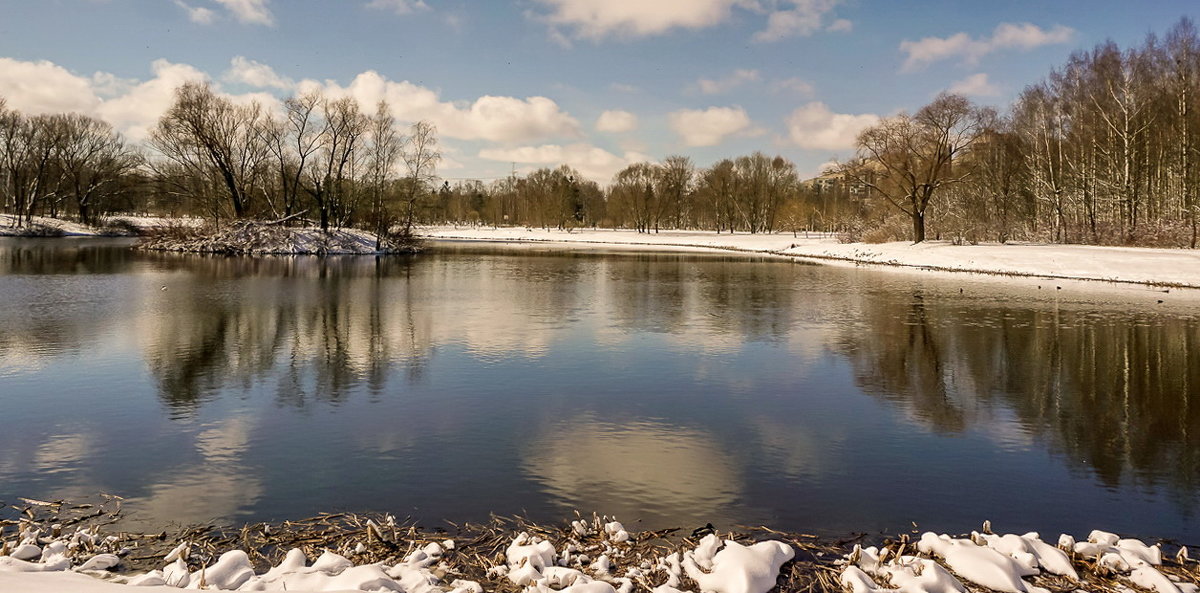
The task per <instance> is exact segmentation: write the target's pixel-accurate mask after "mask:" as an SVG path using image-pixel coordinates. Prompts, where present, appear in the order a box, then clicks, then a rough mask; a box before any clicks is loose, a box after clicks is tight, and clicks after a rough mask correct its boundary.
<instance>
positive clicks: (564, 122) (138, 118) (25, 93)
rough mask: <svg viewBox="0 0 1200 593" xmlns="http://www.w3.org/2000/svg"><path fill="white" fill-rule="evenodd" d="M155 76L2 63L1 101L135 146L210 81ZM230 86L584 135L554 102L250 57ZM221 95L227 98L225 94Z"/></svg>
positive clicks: (513, 138) (403, 115)
mask: <svg viewBox="0 0 1200 593" xmlns="http://www.w3.org/2000/svg"><path fill="white" fill-rule="evenodd" d="M151 70H152V73H153V76H152V77H150V78H148V79H146V80H144V81H137V80H128V79H122V78H118V77H116V76H113V75H112V74H108V73H97V74H95V75H93V76H91V77H87V76H80V75H77V74H74V73H72V72H70V71H68V70H66V69H65V68H63V67H61V66H59V65H57V64H54V63H52V62H48V61H39V62H24V61H20V60H14V59H11V58H0V96H3V97H5V98H6V99H7V101H8V106H9V107H11V108H13V109H17V110H20V111H22V112H24V113H30V114H39V113H60V112H72V111H74V112H80V113H85V114H88V115H94V116H97V117H100V118H101V119H103V120H105V121H107V122H109V123H111V124H112V125H113V126H114V127H115V128H117V129H118V130H119V131H121V132H122V133H124V134H126V135H127V136H129V137H130V138H132V139H135V140H141V139H144V138H145V137H146V136H147V134H148V132H149V129H150V128H152V127H153V126H154V124H155V123H156V122H157V121H158V118H159V117H160V116H161V115H162V113H163V112H164V111H166V109H167V108H168V107H170V105H171V104H172V103H173V102H174V99H175V89H176V88H178V87H179V86H180V85H182V84H183V83H185V82H189V81H206V80H209V77H208V75H207V74H206V73H204V72H202V71H200V70H198V69H197V68H195V67H193V66H190V65H187V64H176V63H172V62H169V61H167V60H156V61H155V62H153V64H152V65H151ZM222 79H223V80H225V81H228V82H237V83H240V84H246V85H248V86H251V87H254V88H256V89H268V90H273V89H284V90H289V89H294V90H295V91H296V92H300V93H303V92H306V91H308V90H312V89H319V90H322V91H324V92H325V93H327V94H328V95H329V96H332V97H340V96H350V97H354V98H355V99H357V100H358V102H359V104H360V105H362V106H363V108H364V109H367V110H370V111H373V110H374V109H375V105H376V104H377V103H378V102H379V101H380V100H387V102H388V103H389V104H390V105H391V107H392V112H393V115H395V116H396V117H397V119H399V120H401V121H403V122H411V121H417V120H429V121H431V122H432V123H433V124H434V125H436V126H437V127H438V133H439V134H440V135H441V136H442V137H446V138H455V139H463V140H486V141H492V142H501V143H506V144H518V143H527V142H536V141H546V140H549V139H556V138H568V139H575V138H579V137H581V136H582V130H581V126H580V124H579V122H578V121H577V120H576V119H575V118H574V117H572V116H571V115H570V114H568V113H567V112H565V111H563V110H562V108H561V107H559V105H558V104H557V103H556V102H554V101H553V100H551V99H548V98H546V97H526V98H517V97H506V96H492V95H485V96H482V97H479V98H477V99H475V100H473V101H447V100H443V99H442V98H441V97H440V96H439V95H438V93H437V92H436V91H433V90H431V89H428V88H426V87H423V86H419V85H416V84H413V83H410V82H408V81H401V82H397V81H391V80H388V79H387V78H385V77H383V76H381V75H380V74H379V73H377V72H374V71H368V72H363V73H362V74H359V75H358V76H356V77H355V78H354V79H353V80H352V81H351V82H350V84H348V85H346V86H342V85H339V84H338V83H337V82H335V81H324V82H319V81H314V80H305V81H301V82H300V83H297V84H292V82H291V81H290V80H288V79H287V78H284V77H282V76H280V75H279V74H277V73H276V72H275V71H274V70H273V69H271V68H270V66H268V65H266V64H263V63H260V62H255V61H253V60H249V59H246V58H243V57H237V58H234V59H233V60H232V62H231V67H230V69H229V70H228V71H227V72H225V73H224V75H223V77H222ZM216 90H218V91H221V89H220V88H219V87H217V89H216ZM227 96H229V97H231V98H233V99H235V100H237V101H239V102H248V101H250V100H257V101H258V102H260V103H263V104H264V105H266V106H268V107H273V106H275V105H278V103H279V100H278V99H277V98H276V97H275V96H274V95H272V94H269V93H267V92H263V91H256V92H251V93H245V94H236V95H235V94H227Z"/></svg>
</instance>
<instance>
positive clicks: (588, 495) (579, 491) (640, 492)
mask: <svg viewBox="0 0 1200 593" xmlns="http://www.w3.org/2000/svg"><path fill="white" fill-rule="evenodd" d="M523 466H524V469H525V471H526V472H527V473H528V474H529V475H531V476H532V477H533V478H534V479H535V480H537V481H538V482H540V483H541V484H542V485H543V486H544V487H545V489H546V491H547V493H548V494H549V495H550V496H552V497H554V498H557V499H558V500H559V501H560V503H561V505H562V506H563V507H565V508H573V509H576V510H579V511H583V512H587V511H597V512H602V513H610V514H616V515H617V516H620V517H624V518H628V519H638V518H643V517H656V516H657V517H663V518H668V519H673V518H677V517H678V516H679V513H680V512H681V511H682V512H686V513H690V514H691V515H693V516H694V517H702V516H711V515H714V514H716V513H718V512H720V511H721V510H722V509H723V507H726V506H728V505H730V504H731V503H733V502H734V501H735V500H736V498H737V497H738V495H739V494H740V491H741V475H740V471H739V468H738V466H737V464H736V463H735V462H734V461H733V460H732V459H731V458H730V456H729V455H728V453H726V452H725V451H723V450H721V449H720V447H719V446H718V445H717V444H716V443H714V442H713V441H712V439H711V438H710V437H709V436H708V435H705V434H704V433H702V432H699V431H696V430H691V429H686V428H681V427H678V426H672V425H670V424H665V423H661V422H650V421H639V422H632V423H629V424H624V425H620V424H613V423H609V422H603V421H599V420H597V419H596V418H595V417H594V416H592V415H590V414H585V415H582V416H577V417H575V418H573V419H570V420H567V421H563V422H561V423H558V424H557V425H555V426H552V427H550V428H549V429H548V431H547V432H545V433H543V434H541V435H539V436H537V437H535V438H534V439H533V440H532V441H531V442H530V446H529V448H528V450H527V453H526V456H525V460H524V463H523Z"/></svg>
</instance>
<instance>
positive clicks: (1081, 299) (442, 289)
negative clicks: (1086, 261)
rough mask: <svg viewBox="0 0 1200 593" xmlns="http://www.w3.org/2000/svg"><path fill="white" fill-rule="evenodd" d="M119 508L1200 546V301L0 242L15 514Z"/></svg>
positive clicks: (787, 273) (586, 259)
mask: <svg viewBox="0 0 1200 593" xmlns="http://www.w3.org/2000/svg"><path fill="white" fill-rule="evenodd" d="M1039 284H1040V285H1041V286H1039ZM1059 286H1062V284H1061V283H1059ZM1159 301H1165V302H1159ZM98 492H106V493H111V494H116V495H120V496H122V497H124V498H125V499H126V502H125V509H126V511H127V518H126V520H125V521H126V524H127V525H128V526H129V527H130V528H143V527H144V528H147V529H158V528H161V527H163V526H165V525H168V524H176V523H184V524H188V523H194V522H206V521H216V522H220V523H237V522H245V521H258V520H281V519H288V518H299V517H304V516H310V515H313V514H316V513H318V512H322V511H338V510H352V511H386V512H391V513H393V514H395V515H397V516H399V517H412V518H414V519H416V520H418V521H422V522H424V524H425V525H436V524H438V522H440V521H443V520H453V521H464V520H479V519H486V518H487V516H488V514H489V513H492V512H495V513H499V514H514V513H527V514H528V515H529V516H530V517H532V518H534V519H537V520H545V521H559V520H563V519H567V518H570V517H573V516H574V514H573V512H574V511H576V510H578V511H580V512H582V513H585V514H590V513H591V512H593V511H596V512H599V513H602V514H610V515H616V516H617V517H618V518H620V519H621V520H622V521H624V522H625V524H626V525H628V526H631V527H633V528H637V529H647V528H660V527H684V528H687V529H690V528H692V527H695V526H699V525H703V524H705V523H706V522H712V523H714V524H715V525H717V526H718V527H720V528H733V527H735V526H738V525H743V526H744V525H768V526H772V527H775V528H779V529H788V530H795V531H808V532H813V533H819V534H825V535H835V534H836V535H840V534H848V533H851V532H876V531H880V530H886V531H890V532H899V531H907V530H909V529H912V524H913V523H916V524H917V525H918V526H919V527H920V529H934V530H941V531H950V532H963V531H966V530H970V529H975V528H978V525H979V524H980V523H981V522H982V521H983V520H984V519H990V520H991V521H992V523H993V525H995V527H996V528H997V529H999V530H1003V531H1005V532H1017V533H1023V532H1025V531H1030V530H1038V531H1041V532H1042V533H1043V535H1044V536H1046V537H1053V536H1056V535H1057V534H1058V533H1060V532H1067V533H1074V534H1077V535H1086V533H1087V531H1089V530H1091V529H1093V528H1104V529H1109V530H1115V531H1119V532H1123V533H1127V534H1130V535H1140V536H1151V537H1164V538H1175V539H1178V540H1181V541H1183V542H1185V543H1200V518H1198V517H1197V514H1196V512H1195V509H1196V508H1197V507H1196V505H1197V502H1198V501H1200V298H1195V297H1191V298H1188V297H1187V296H1186V295H1179V294H1178V291H1175V292H1174V293H1172V294H1164V293H1161V292H1158V291H1155V290H1152V289H1150V288H1142V287H1130V288H1116V287H1109V286H1106V285H1102V284H1090V285H1089V284H1072V285H1069V286H1062V288H1061V289H1056V286H1054V285H1052V283H1051V282H1050V281H1044V280H1029V279H1025V280H1017V279H995V278H986V277H978V276H968V275H933V274H915V273H899V272H895V271H889V270H878V269H855V268H835V267H826V266H818V265H808V264H803V263H798V262H792V261H781V260H777V259H763V258H752V257H733V256H726V255H709V254H687V253H631V252H619V251H613V252H603V251H572V250H562V249H557V248H554V247H552V246H540V247H529V246H526V247H519V248H513V247H503V246H489V245H482V244H453V243H444V244H437V245H434V246H433V248H432V249H431V250H430V251H429V252H427V253H425V254H422V255H419V256H415V257H386V258H375V257H363V256H349V257H330V258H324V259H319V258H311V257H243V258H230V257H205V256H196V255H181V254H163V253H146V252H139V251H134V250H131V249H129V243H128V242H127V241H124V240H94V239H87V240H75V239H0V501H7V502H9V503H11V502H14V501H15V497H17V496H28V497H34V498H82V497H88V496H92V495H94V494H96V493H98Z"/></svg>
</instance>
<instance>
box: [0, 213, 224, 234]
mask: <svg viewBox="0 0 1200 593" xmlns="http://www.w3.org/2000/svg"><path fill="white" fill-rule="evenodd" d="M203 222H204V221H202V220H201V219H198V218H166V217H161V216H130V215H117V216H109V217H105V218H104V219H103V225H104V226H101V227H93V226H87V225H82V224H79V223H77V222H73V221H70V220H62V219H59V218H47V217H44V216H35V217H33V224H32V226H24V225H21V226H18V225H16V224H15V220H14V217H13V216H12V215H11V214H0V237H22V236H63V237H96V236H103V235H106V234H112V232H113V231H114V230H120V229H122V228H123V227H131V228H136V229H139V230H142V231H145V230H151V229H154V228H158V227H161V226H164V225H167V224H184V225H191V226H199V225H201V224H203Z"/></svg>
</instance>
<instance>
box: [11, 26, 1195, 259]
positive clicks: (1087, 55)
mask: <svg viewBox="0 0 1200 593" xmlns="http://www.w3.org/2000/svg"><path fill="white" fill-rule="evenodd" d="M1198 95H1200V36H1198V34H1197V31H1196V28H1195V25H1194V24H1193V23H1192V21H1191V20H1189V19H1187V18H1183V19H1181V20H1180V21H1179V22H1178V23H1177V24H1176V25H1174V26H1173V27H1172V28H1171V29H1170V30H1169V31H1168V32H1167V34H1166V35H1165V36H1163V37H1162V38H1159V37H1158V36H1155V35H1150V36H1148V37H1147V38H1146V40H1145V42H1144V43H1142V44H1141V45H1139V46H1137V47H1134V48H1130V49H1121V48H1119V47H1117V46H1116V45H1115V44H1113V43H1111V42H1106V43H1102V44H1100V45H1098V46H1096V47H1095V48H1093V49H1091V50H1087V51H1079V52H1076V53H1074V54H1073V55H1072V56H1071V57H1070V58H1069V59H1068V60H1067V63H1066V64H1064V65H1063V66H1061V67H1059V68H1056V69H1054V70H1052V71H1051V72H1050V73H1049V75H1048V76H1047V77H1046V78H1045V79H1043V80H1041V81H1039V82H1037V83H1035V84H1033V85H1030V86H1029V87H1027V88H1026V89H1025V90H1024V91H1023V92H1022V93H1021V94H1020V96H1019V97H1018V99H1017V100H1016V101H1015V103H1014V104H1013V105H1012V106H1011V108H1009V109H1007V110H1005V111H1004V112H1001V111H999V110H996V109H994V108H990V107H983V106H979V105H976V104H974V103H972V102H971V101H969V100H968V99H967V98H965V97H962V96H958V95H953V94H941V95H939V96H938V97H937V98H935V99H934V100H933V101H931V102H930V103H929V104H928V105H925V106H923V107H921V108H920V109H918V110H916V111H915V112H913V113H911V114H909V113H900V114H897V115H894V116H891V117H887V118H884V119H882V120H880V121H879V122H878V123H877V124H875V125H873V126H870V127H868V128H867V129H865V130H864V131H862V133H860V134H859V135H858V137H857V139H856V144H855V146H856V151H855V154H854V156H853V158H850V159H848V160H846V161H844V162H842V163H840V164H838V165H837V166H836V167H834V168H832V169H831V170H829V171H826V172H824V173H823V174H822V176H821V177H818V178H817V179H815V180H809V181H802V180H801V179H800V177H799V175H798V173H797V171H796V167H795V165H794V164H793V163H792V162H790V161H789V160H787V159H785V158H783V157H780V156H770V155H767V154H764V153H761V152H756V153H754V154H750V155H744V156H739V157H736V158H729V159H723V160H721V161H719V162H717V163H714V164H712V165H711V166H709V167H707V168H700V167H697V166H696V165H695V164H694V163H693V162H692V161H691V159H689V158H688V157H686V156H680V155H673V156H668V157H666V158H665V159H663V160H662V161H660V162H641V163H633V164H630V165H628V166H626V167H624V168H623V169H621V170H620V171H619V172H617V173H616V175H614V176H613V178H612V179H611V180H610V181H609V182H608V184H607V186H601V185H600V184H598V183H596V182H594V181H591V180H588V179H585V178H584V177H583V176H582V175H580V173H579V172H578V171H576V170H574V169H572V168H570V167H568V166H566V165H563V166H559V167H545V168H540V169H537V170H534V171H531V172H529V173H526V174H523V175H519V176H518V175H515V174H514V175H512V176H510V177H508V178H502V179H496V180H493V181H491V182H488V183H484V182H483V181H477V180H464V181H457V182H455V183H453V184H451V182H450V181H451V180H443V179H440V178H439V177H438V176H437V166H438V164H439V161H440V159H441V155H440V151H439V149H438V139H437V131H436V129H435V128H434V127H433V126H432V125H431V124H430V123H428V122H416V123H414V124H412V125H410V126H407V127H402V126H400V125H399V124H398V122H397V121H396V120H395V119H394V117H393V116H392V115H391V114H390V106H389V105H388V104H387V103H386V102H381V103H379V104H378V105H376V106H375V108H374V110H364V109H363V108H362V107H361V106H360V105H359V103H358V102H356V101H355V100H353V99H352V98H348V97H341V98H333V97H328V96H325V95H324V94H322V93H321V92H320V91H318V90H314V91H311V92H307V93H304V94H299V95H296V96H293V97H290V98H288V99H286V100H285V101H284V102H283V107H282V109H278V110H272V109H268V108H267V107H265V106H263V105H262V104H259V103H257V102H253V101H251V102H248V103H242V102H235V101H234V100H232V99H230V98H228V97H224V96H222V95H219V94H218V93H216V92H214V91H213V90H212V89H211V88H210V87H209V86H208V85H207V84H204V83H188V84H185V85H183V86H181V87H180V88H179V89H178V90H177V93H176V97H175V101H174V103H173V105H172V106H171V108H170V109H169V110H168V111H167V112H166V113H165V114H164V115H163V116H162V118H161V119H160V121H159V122H158V124H157V125H156V127H155V128H154V129H153V130H152V131H151V133H150V136H149V138H148V140H147V142H145V143H144V145H138V146H135V145H132V144H130V143H128V142H127V141H126V140H124V139H123V138H121V136H120V135H119V134H117V133H116V132H115V131H114V130H113V129H112V128H111V127H110V126H109V125H108V124H106V123H104V122H101V121H99V120H97V119H95V118H91V117H88V116H84V115H79V114H67V115H36V116H26V115H23V114H21V113H19V112H17V111H15V110H12V109H7V108H5V106H4V102H3V99H2V98H0V198H2V199H3V208H4V211H5V212H8V213H10V214H13V215H15V220H16V222H15V224H22V223H27V222H28V221H30V220H32V217H33V216H35V215H46V216H73V217H77V218H78V219H80V220H82V221H84V222H88V223H92V222H95V221H96V220H97V218H98V217H99V216H101V215H103V214H105V213H109V212H130V211H137V212H153V213H162V214H168V215H183V214H188V215H198V216H205V217H208V218H210V219H212V220H213V221H214V222H216V223H220V222H221V221H222V220H229V219H238V218H251V219H259V220H264V219H265V220H272V221H277V222H284V223H291V224H312V225H319V226H320V227H321V228H322V229H329V228H331V227H344V226H359V227H363V228H368V229H371V230H374V231H376V232H377V233H379V234H383V233H384V232H386V231H388V230H389V229H396V228H400V229H406V230H410V229H411V228H412V227H413V225H416V224H435V223H456V224H485V225H497V226H498V225H521V226H527V227H543V228H559V229H567V230H569V229H573V228H578V227H599V226H604V227H612V228H627V229H634V230H637V231H640V232H647V233H653V232H657V231H659V230H661V229H696V230H710V231H716V232H735V231H736V232H749V233H760V232H777V231H781V230H790V231H797V230H800V229H805V230H817V231H834V232H842V233H845V234H846V235H847V236H849V237H851V238H855V239H863V240H870V241H882V240H898V239H904V238H907V239H910V240H913V241H922V240H924V239H926V238H927V237H934V238H944V239H952V240H955V241H985V240H986V241H1001V242H1003V241H1009V240H1040V241H1054V242H1063V243H1066V242H1071V243H1097V244H1144V245H1162V246H1186V247H1193V248H1194V247H1196V244H1197V240H1198V235H1200V195H1198V194H1200V188H1198V187H1197V183H1198V182H1200V165H1198V162H1197V161H1200V109H1197V105H1196V102H1197V96H1198Z"/></svg>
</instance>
